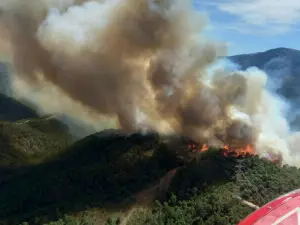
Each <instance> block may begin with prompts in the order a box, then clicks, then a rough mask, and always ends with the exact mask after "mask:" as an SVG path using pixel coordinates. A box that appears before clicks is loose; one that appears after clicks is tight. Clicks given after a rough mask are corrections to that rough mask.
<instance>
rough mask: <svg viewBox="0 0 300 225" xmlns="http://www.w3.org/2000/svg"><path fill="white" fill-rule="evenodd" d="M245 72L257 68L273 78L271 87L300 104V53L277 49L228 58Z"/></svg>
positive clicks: (293, 50)
mask: <svg viewBox="0 0 300 225" xmlns="http://www.w3.org/2000/svg"><path fill="white" fill-rule="evenodd" d="M228 59H229V60H231V61H232V62H234V63H236V64H237V65H239V66H240V69H242V70H245V69H247V68H249V67H257V68H259V69H261V70H263V71H265V72H266V73H267V74H268V76H269V77H270V78H271V79H270V80H271V83H270V86H272V88H273V89H275V90H276V91H277V92H278V93H279V94H280V95H282V96H283V97H285V98H287V99H289V100H293V101H296V102H298V101H299V100H298V98H299V97H300V51H298V50H295V49H288V48H275V49H271V50H268V51H265V52H258V53H253V54H243V55H235V56H230V57H228Z"/></svg>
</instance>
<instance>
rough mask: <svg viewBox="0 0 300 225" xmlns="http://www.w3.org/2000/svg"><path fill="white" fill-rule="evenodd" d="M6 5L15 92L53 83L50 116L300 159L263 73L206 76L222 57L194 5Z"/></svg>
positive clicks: (119, 1) (114, 1)
mask: <svg viewBox="0 0 300 225" xmlns="http://www.w3.org/2000/svg"><path fill="white" fill-rule="evenodd" d="M1 4H2V5H0V7H1V11H2V16H1V22H2V23H3V24H4V26H5V28H6V30H7V31H8V34H7V35H6V40H7V41H9V42H10V46H12V51H13V56H14V61H13V64H14V77H15V84H16V86H17V87H19V90H16V91H17V93H18V92H19V94H20V92H21V91H23V90H25V86H26V90H28V89H30V90H31V92H30V93H32V90H40V89H45V87H50V86H51V87H53V88H52V89H51V90H50V91H47V92H44V97H43V98H42V97H35V98H36V100H37V101H36V102H37V103H39V105H40V106H42V108H44V109H45V110H46V111H47V109H51V107H52V110H54V109H53V108H55V111H67V112H68V113H69V114H70V115H73V116H75V117H81V118H82V119H83V120H85V121H90V122H91V121H98V120H100V118H101V117H100V116H105V117H107V118H113V119H116V121H117V125H118V126H119V127H120V128H121V129H123V130H124V131H126V132H131V131H135V130H139V129H142V128H143V129H144V128H145V129H150V130H156V131H158V132H161V133H177V134H183V135H185V136H189V137H190V138H192V139H194V140H195V141H198V142H202V143H208V144H210V145H213V146H220V145H223V144H224V143H230V142H231V141H233V140H235V141H239V142H240V143H241V144H249V143H250V144H253V145H254V146H255V147H256V149H257V151H258V152H259V153H261V154H263V153H265V152H266V151H272V152H275V153H279V154H281V155H283V158H284V161H285V162H288V163H292V164H297V163H298V159H296V158H295V157H294V155H293V154H295V153H294V151H293V148H292V147H290V146H291V145H289V142H288V139H289V137H290V136H291V134H290V132H289V128H288V126H287V123H286V120H285V119H284V116H283V114H282V111H281V109H282V108H281V107H280V105H279V106H278V105H277V103H278V102H277V99H276V97H274V96H273V95H271V94H270V93H269V92H268V91H267V90H265V89H264V86H265V84H266V76H265V74H264V73H263V72H261V71H258V70H252V71H241V72H235V73H229V72H226V71H225V70H222V69H218V70H214V71H213V72H212V73H211V74H210V75H209V74H208V68H209V67H210V66H211V65H212V64H213V63H214V62H215V61H216V60H217V58H218V56H219V55H222V54H223V52H221V50H222V49H219V45H218V44H216V43H213V42H210V41H208V40H205V38H204V37H203V36H202V35H201V34H202V31H203V28H204V26H205V19H204V18H203V17H201V15H198V13H197V12H195V11H194V10H193V9H192V6H191V2H189V1H181V0H152V1H151V0H99V1H71V0H68V1H67V0H65V1H54V0H53V1H52V0H48V1H47V0H39V1H37V0H30V1H26V4H24V1H21V0H19V1H18V0H15V1H11V0H10V1H7V2H5V1H4V2H3V3H1ZM21 83H22V85H23V86H22V85H21ZM21 86H22V88H20V87H21ZM35 93H40V92H39V91H36V92H35ZM45 93H46V94H45ZM49 93H51V94H49ZM53 93H55V94H53ZM35 96H36V95H35ZM38 96H39V95H38ZM40 96H42V95H40ZM45 99H47V101H45ZM51 101H52V102H53V101H55V107H54V104H53V103H52V104H51V103H50V102H51ZM266 101H269V102H270V101H271V103H266ZM66 102H68V104H66ZM273 103H274V104H273ZM47 105H51V107H47ZM72 107H76V110H74V109H72ZM273 110H275V112H274V111H273ZM75 111H76V112H75ZM92 115H93V116H92ZM91 123H93V122H91ZM276 126H280V127H281V128H280V129H278V127H276ZM282 127H284V128H286V129H285V130H282ZM294 137H296V136H294ZM292 139H293V143H295V142H296V140H297V138H292ZM274 140H276V141H277V144H274V142H272V141H274ZM293 146H295V144H293ZM292 155H293V157H292Z"/></svg>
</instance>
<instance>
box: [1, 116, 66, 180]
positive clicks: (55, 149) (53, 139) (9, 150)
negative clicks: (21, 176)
mask: <svg viewBox="0 0 300 225" xmlns="http://www.w3.org/2000/svg"><path fill="white" fill-rule="evenodd" d="M71 141H72V139H71V136H70V135H69V132H68V128H67V127H66V125H64V124H63V123H61V122H59V121H58V120H56V119H55V118H51V117H49V118H39V119H26V120H20V121H17V122H0V167H7V166H14V167H16V166H24V165H29V164H32V163H38V162H41V161H43V160H45V159H47V158H49V157H51V156H53V155H56V154H58V153H60V151H62V150H63V149H65V148H66V147H67V146H68V145H70V144H71ZM1 178H3V177H1ZM0 180H1V179H0Z"/></svg>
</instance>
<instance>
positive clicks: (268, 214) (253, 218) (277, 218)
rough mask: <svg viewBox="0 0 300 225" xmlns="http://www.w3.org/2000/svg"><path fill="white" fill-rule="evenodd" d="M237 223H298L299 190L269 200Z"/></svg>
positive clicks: (299, 224)
mask: <svg viewBox="0 0 300 225" xmlns="http://www.w3.org/2000/svg"><path fill="white" fill-rule="evenodd" d="M238 225H300V190H296V191H293V192H290V193H288V194H286V195H283V196H280V197H279V198H277V199H275V200H273V201H271V202H269V203H268V204H266V205H264V206H263V207H261V208H259V209H258V210H256V211H255V212H253V213H251V214H250V215H249V216H247V217H246V218H245V219H244V220H242V221H241V222H240V223H239V224H238Z"/></svg>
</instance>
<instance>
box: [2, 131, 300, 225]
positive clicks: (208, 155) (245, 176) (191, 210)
mask: <svg viewBox="0 0 300 225" xmlns="http://www.w3.org/2000/svg"><path fill="white" fill-rule="evenodd" d="M166 140H170V139H166V138H162V137H159V136H158V135H156V134H147V135H141V134H139V133H136V134H132V135H123V134H122V133H120V132H119V131H117V130H105V131H102V132H100V133H97V134H94V135H90V136H88V137H86V138H84V139H82V140H80V141H78V142H76V143H74V144H73V145H71V146H70V147H69V148H68V149H67V150H66V151H64V153H63V154H60V155H58V156H57V157H56V158H55V159H53V160H52V161H48V162H47V163H43V164H39V165H33V166H27V167H25V168H19V172H17V173H15V174H14V175H13V176H11V177H10V178H9V179H7V180H5V181H3V180H2V181H1V179H0V184H1V185H0V192H1V195H0V223H1V224H20V223H21V222H22V221H28V222H30V224H45V223H47V222H49V220H55V219H57V218H59V217H60V218H65V219H62V220H59V221H58V222H57V223H51V224H53V225H54V224H56V225H65V224H79V223H80V224H86V225H94V224H95V225H96V224H103V225H104V224H107V225H116V224H124V225H125V224H126V225H156V224H165V225H171V224H172V225H191V224H201V225H213V224H220V225H223V224H224V225H227V224H235V223H236V222H237V221H238V220H240V219H242V218H243V217H245V216H246V215H247V214H248V213H250V212H251V211H252V209H251V208H248V207H247V206H245V205H243V204H242V203H241V202H239V201H238V200H237V199H235V198H234V195H239V196H241V197H242V198H244V199H246V200H249V201H252V202H253V203H255V204H258V205H262V204H264V203H266V202H268V201H270V200H272V199H273V198H275V197H277V196H279V195H281V194H283V193H285V192H287V191H291V190H293V189H296V188H298V187H299V185H300V183H299V182H300V171H299V170H298V169H296V168H293V167H288V166H285V167H283V168H279V167H278V166H276V165H275V164H273V163H270V162H268V161H266V160H262V159H259V158H258V157H254V156H247V157H246V158H243V157H240V158H237V157H234V156H228V157H225V156H224V154H223V153H222V150H217V149H216V150H214V149H211V150H208V151H206V152H205V153H203V154H202V155H201V157H200V158H198V161H197V162H198V163H196V161H194V160H193V161H189V162H188V161H187V162H182V161H180V160H179V161H178V158H177V157H176V154H175V152H176V150H177V149H179V148H180V149H181V148H183V147H185V148H186V149H187V145H186V143H185V142H184V143H182V145H181V144H177V145H172V144H170V145H167V142H166ZM176 143H180V142H176ZM239 165H240V166H241V168H242V170H241V171H240V172H238V173H237V166H239ZM170 172H171V173H170ZM163 177H165V178H166V179H167V182H166V180H165V179H163V180H162V179H160V178H163ZM169 178H170V180H169V181H168V179H169ZM166 183H170V186H169V189H168V192H167V194H162V195H156V196H151V197H153V198H159V200H161V203H157V204H155V205H151V204H149V203H147V204H146V205H144V204H145V203H144V202H143V201H141V202H136V201H138V200H139V199H140V197H142V196H141V194H144V195H145V194H151V193H152V194H154V195H155V193H154V192H149V191H148V190H152V189H153V187H158V190H159V191H161V192H164V191H167V190H165V189H167V188H168V187H167V186H168V185H167V186H166ZM20 203H22V204H20ZM137 203H138V204H137ZM24 206H25V207H24ZM143 207H145V208H143ZM83 212H84V213H83ZM64 214H68V215H71V216H72V217H73V219H71V218H69V219H68V218H67V219H66V217H64V216H63V215H64ZM83 214H84V215H86V216H88V215H91V217H93V218H90V219H87V220H85V219H84V221H89V222H83V218H82V215H83ZM92 215H93V216H92ZM95 215H96V216H95ZM77 217H79V218H78V220H77V219H76V218H77ZM68 221H73V222H72V223H71V222H68ZM99 221H101V222H99ZM104 221H108V222H107V223H105V222H104ZM116 221H119V223H117V222H116ZM120 221H121V223H120Z"/></svg>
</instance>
